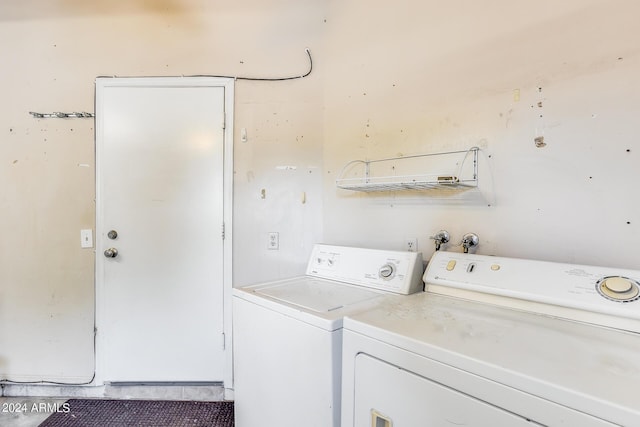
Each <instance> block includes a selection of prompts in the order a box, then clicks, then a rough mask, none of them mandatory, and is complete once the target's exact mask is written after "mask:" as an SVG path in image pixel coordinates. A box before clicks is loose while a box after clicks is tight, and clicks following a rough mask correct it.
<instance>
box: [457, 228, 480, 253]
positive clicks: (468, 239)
mask: <svg viewBox="0 0 640 427" xmlns="http://www.w3.org/2000/svg"><path fill="white" fill-rule="evenodd" d="M479 243H480V239H479V238H478V235H477V234H475V233H467V234H465V235H464V236H462V241H461V242H460V244H461V245H462V248H463V251H464V253H465V254H467V253H469V248H475V247H476V246H478V244H479Z"/></svg>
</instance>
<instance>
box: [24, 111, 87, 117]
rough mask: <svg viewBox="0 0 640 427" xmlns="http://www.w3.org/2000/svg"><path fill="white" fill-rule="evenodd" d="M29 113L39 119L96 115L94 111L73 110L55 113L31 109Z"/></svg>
mask: <svg viewBox="0 0 640 427" xmlns="http://www.w3.org/2000/svg"><path fill="white" fill-rule="evenodd" d="M29 114H31V115H32V116H33V117H35V118H38V119H48V118H55V119H67V118H78V119H81V118H89V117H95V114H94V113H87V112H82V113H77V112H73V113H61V112H53V113H36V112H34V111H29Z"/></svg>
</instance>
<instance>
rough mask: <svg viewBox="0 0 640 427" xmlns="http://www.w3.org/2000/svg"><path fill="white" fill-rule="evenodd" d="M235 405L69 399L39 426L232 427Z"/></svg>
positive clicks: (167, 401)
mask: <svg viewBox="0 0 640 427" xmlns="http://www.w3.org/2000/svg"><path fill="white" fill-rule="evenodd" d="M233 425H234V422H233V402H193V401H175V400H103V399H70V400H68V401H67V402H66V403H65V404H63V405H61V406H60V408H59V410H58V412H56V413H54V414H52V415H51V416H50V417H49V418H47V419H46V420H45V421H44V422H43V423H42V424H40V427H94V426H95V427H98V426H99V427H129V426H135V427H183V426H189V427H194V426H195V427H204V426H206V427H232V426H233Z"/></svg>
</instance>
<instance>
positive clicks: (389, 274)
mask: <svg viewBox="0 0 640 427" xmlns="http://www.w3.org/2000/svg"><path fill="white" fill-rule="evenodd" d="M378 274H379V275H380V277H382V278H383V279H385V280H391V279H393V276H395V274H396V267H395V265H393V264H391V263H387V264H385V265H383V266H382V267H380V269H379V270H378Z"/></svg>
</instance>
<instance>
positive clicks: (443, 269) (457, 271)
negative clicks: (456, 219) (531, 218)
mask: <svg viewBox="0 0 640 427" xmlns="http://www.w3.org/2000/svg"><path fill="white" fill-rule="evenodd" d="M424 281H425V283H426V290H427V291H432V290H433V291H434V292H437V293H444V294H450V295H454V294H456V295H460V294H461V292H459V291H456V290H460V291H467V292H469V293H467V294H465V295H464V296H465V297H466V298H474V299H478V300H481V301H485V302H490V303H496V304H498V305H504V306H509V307H512V308H517V309H525V310H527V311H533V312H540V313H546V314H552V315H554V316H560V317H564V318H569V319H573V320H585V321H588V322H589V323H595V324H601V325H603V326H611V327H615V328H619V329H625V330H636V329H638V330H639V331H640V271H638V270H628V269H619V268H610V267H600V266H588V265H578V264H564V263H556V262H548V261H536V260H527V259H517V258H506V257H494V256H486V255H476V254H463V253H454V252H444V251H441V252H436V253H435V254H434V255H433V257H432V258H431V260H430V261H429V264H428V267H427V270H426V272H425V274H424ZM471 293H474V294H473V295H472V294H471ZM491 296H495V298H492V297H491ZM562 308H566V309H567V310H564V311H563V310H562ZM590 313H593V314H590ZM598 314H602V315H606V316H613V317H614V318H618V319H619V320H618V321H613V323H612V322H611V319H604V318H600V317H598ZM625 318H626V319H629V320H633V322H631V323H629V322H626V320H624V319H625ZM636 322H637V323H638V324H637V325H634V324H633V323H636Z"/></svg>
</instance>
